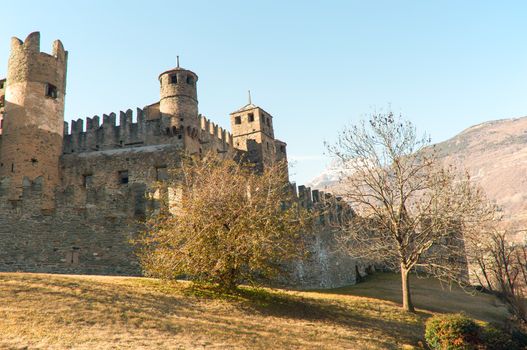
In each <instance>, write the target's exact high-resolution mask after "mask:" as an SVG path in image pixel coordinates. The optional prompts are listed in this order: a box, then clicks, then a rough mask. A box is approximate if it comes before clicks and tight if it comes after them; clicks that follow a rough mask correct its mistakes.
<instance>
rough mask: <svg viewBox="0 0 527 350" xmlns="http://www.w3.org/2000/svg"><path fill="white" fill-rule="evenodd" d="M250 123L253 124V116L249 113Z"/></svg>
mask: <svg viewBox="0 0 527 350" xmlns="http://www.w3.org/2000/svg"><path fill="white" fill-rule="evenodd" d="M250 122H254V114H253V113H249V123H250Z"/></svg>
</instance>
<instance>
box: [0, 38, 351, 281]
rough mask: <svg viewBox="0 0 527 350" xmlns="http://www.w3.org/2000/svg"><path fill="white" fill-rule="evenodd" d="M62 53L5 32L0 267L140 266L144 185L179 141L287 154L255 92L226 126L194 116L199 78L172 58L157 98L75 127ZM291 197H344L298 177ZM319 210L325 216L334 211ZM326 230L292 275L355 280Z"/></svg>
mask: <svg viewBox="0 0 527 350" xmlns="http://www.w3.org/2000/svg"><path fill="white" fill-rule="evenodd" d="M67 61H68V53H67V51H65V50H64V47H63V45H62V43H61V42H60V41H58V40H57V41H55V42H54V43H53V47H52V52H51V54H47V53H44V52H41V50H40V34H39V33H38V32H34V33H31V34H30V35H29V36H28V37H27V38H26V39H25V40H24V41H21V40H19V39H18V38H13V39H12V41H11V54H10V57H9V61H8V70H7V78H6V79H1V80H0V270H4V271H14V270H22V271H40V272H58V273H89V274H127V275H137V274H140V272H141V271H140V266H139V265H138V263H137V259H136V257H135V254H134V251H133V247H132V245H131V244H130V239H132V238H133V237H134V235H135V234H136V233H137V232H138V230H140V227H141V224H140V220H139V219H141V218H143V217H145V215H147V214H148V212H149V210H150V209H152V208H151V206H152V203H151V201H149V200H147V196H146V193H147V192H148V191H149V189H150V188H151V186H150V185H151V184H153V183H155V182H156V181H159V180H164V179H166V178H167V174H168V171H169V170H170V169H171V168H174V167H176V166H177V164H178V160H179V157H180V154H181V152H182V151H184V152H186V153H188V154H194V155H200V154H203V153H206V152H211V151H212V152H217V153H218V154H222V155H224V156H225V157H236V156H237V155H240V154H242V155H243V156H244V157H245V158H246V159H248V160H249V161H250V162H252V163H254V164H255V165H256V166H257V167H258V168H263V167H265V166H266V164H269V163H270V162H273V161H275V160H285V161H287V153H286V143H285V142H282V141H280V140H278V139H275V137H274V130H273V116H272V115H271V114H269V113H268V112H266V111H265V110H264V109H262V108H260V107H258V106H256V105H254V104H252V103H251V102H250V101H249V104H247V105H245V106H243V107H241V108H240V109H237V110H236V111H234V112H232V113H231V114H230V120H231V130H232V133H230V132H228V131H226V130H225V129H223V128H222V127H220V126H218V125H216V124H214V123H212V122H211V121H210V120H208V119H207V118H205V117H204V116H202V115H200V114H199V112H198V97H197V82H198V76H197V75H196V74H195V73H194V72H192V71H190V70H187V69H184V68H181V67H179V62H178V65H177V67H176V68H173V69H170V70H167V71H164V72H162V73H161V74H160V75H159V77H158V79H159V83H160V99H159V101H158V102H155V103H153V104H150V105H148V106H146V107H144V108H142V109H140V108H138V109H137V110H136V112H135V116H134V112H133V111H132V110H127V111H125V112H120V113H119V120H118V122H119V123H118V124H117V115H116V114H115V113H110V114H108V115H106V114H103V116H102V118H101V117H99V116H94V117H92V118H87V119H86V121H85V123H84V121H83V120H82V119H78V120H76V121H72V122H71V128H70V127H69V125H68V123H65V122H64V102H65V94H66V72H67ZM298 197H299V201H300V202H301V203H302V205H304V206H306V207H310V208H311V207H313V208H314V207H317V206H318V207H326V206H332V207H334V208H342V207H343V206H344V203H343V201H340V199H339V198H335V197H333V196H331V195H330V194H324V193H322V192H319V191H313V192H312V191H311V190H310V189H309V188H306V187H304V186H300V187H299V188H298ZM324 215H330V214H325V212H324V213H322V214H321V219H320V222H321V223H326V222H328V221H330V220H331V217H324ZM321 226H324V225H323V224H321ZM327 231H328V230H323V229H322V230H321V233H320V234H316V235H314V236H313V237H312V239H311V241H312V250H313V252H314V255H313V256H314V258H313V259H312V261H311V262H305V263H301V264H300V265H298V267H297V268H296V275H297V277H298V278H299V282H298V284H299V285H304V286H324V285H325V286H334V285H342V284H349V283H352V282H353V281H354V278H355V275H354V273H355V269H354V268H350V266H344V264H342V262H343V261H345V259H346V257H342V256H340V255H339V254H338V253H335V252H334V249H333V250H332V249H331V248H330V245H331V244H330V243H328V242H330V241H331V235H330V234H329V233H328V232H327ZM317 259H318V260H317ZM343 259H344V260H343ZM347 263H348V265H349V264H353V263H354V262H353V261H351V260H350V261H347ZM323 270H324V271H326V272H325V273H324V271H323ZM321 279H324V281H322V280H321ZM319 280H320V281H319Z"/></svg>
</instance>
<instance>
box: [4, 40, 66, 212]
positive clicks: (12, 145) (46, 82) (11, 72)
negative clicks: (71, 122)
mask: <svg viewBox="0 0 527 350" xmlns="http://www.w3.org/2000/svg"><path fill="white" fill-rule="evenodd" d="M67 60H68V53H67V51H65V50H64V47H63V45H62V43H61V42H60V41H59V40H56V41H55V42H54V43H53V48H52V53H51V55H49V54H47V53H43V52H40V33H39V32H34V33H31V34H29V35H28V37H27V38H26V40H25V41H24V42H22V41H21V40H20V39H18V38H12V39H11V54H10V56H9V62H8V69H7V79H6V81H5V106H4V117H3V122H2V147H1V150H0V178H9V179H10V181H9V184H10V188H9V196H10V199H11V200H19V199H21V195H22V189H23V186H25V185H27V184H28V183H29V182H28V181H35V180H37V181H38V182H40V183H41V184H42V191H43V197H44V198H43V203H44V204H43V207H44V208H49V209H51V208H53V193H54V190H55V188H56V187H57V186H58V185H59V181H60V177H59V157H60V156H61V154H62V138H63V128H64V98H65V93H66V70H67V68H66V67H67Z"/></svg>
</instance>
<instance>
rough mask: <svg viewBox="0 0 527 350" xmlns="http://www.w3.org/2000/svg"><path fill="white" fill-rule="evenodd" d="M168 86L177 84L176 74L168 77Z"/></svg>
mask: <svg viewBox="0 0 527 350" xmlns="http://www.w3.org/2000/svg"><path fill="white" fill-rule="evenodd" d="M170 84H177V74H172V75H171V76H170Z"/></svg>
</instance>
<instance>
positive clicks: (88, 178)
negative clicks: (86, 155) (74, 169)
mask: <svg viewBox="0 0 527 350" xmlns="http://www.w3.org/2000/svg"><path fill="white" fill-rule="evenodd" d="M92 183H93V175H92V174H85V175H82V185H83V186H84V188H88V187H90V186H91V184H92Z"/></svg>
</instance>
